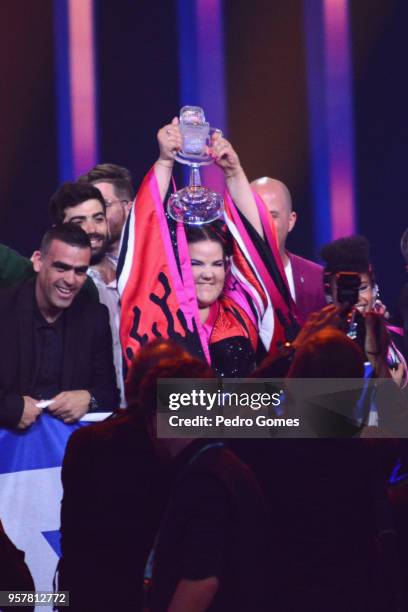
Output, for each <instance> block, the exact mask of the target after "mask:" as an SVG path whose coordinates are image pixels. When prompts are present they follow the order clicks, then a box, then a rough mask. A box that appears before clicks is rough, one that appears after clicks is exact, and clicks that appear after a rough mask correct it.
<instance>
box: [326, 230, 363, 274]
mask: <svg viewBox="0 0 408 612" xmlns="http://www.w3.org/2000/svg"><path fill="white" fill-rule="evenodd" d="M320 256H321V258H322V259H323V261H324V263H325V266H324V268H325V272H329V273H331V274H335V273H337V272H359V273H360V274H372V267H371V264H370V244H369V242H368V240H367V238H365V237H364V236H348V237H347V238H339V239H338V240H335V241H334V242H330V244H326V246H324V247H323V248H322V250H321V251H320Z"/></svg>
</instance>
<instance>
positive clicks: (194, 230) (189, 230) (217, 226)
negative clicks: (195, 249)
mask: <svg viewBox="0 0 408 612" xmlns="http://www.w3.org/2000/svg"><path fill="white" fill-rule="evenodd" d="M185 228H186V237H187V242H188V243H189V244H194V243H196V242H201V241H202V240H211V241H212V242H218V243H219V244H220V245H221V247H222V252H223V254H224V257H228V256H230V255H232V239H231V234H230V233H229V231H228V228H227V226H226V224H225V223H224V222H223V221H213V222H212V223H209V224H208V225H199V226H197V225H186V226H185Z"/></svg>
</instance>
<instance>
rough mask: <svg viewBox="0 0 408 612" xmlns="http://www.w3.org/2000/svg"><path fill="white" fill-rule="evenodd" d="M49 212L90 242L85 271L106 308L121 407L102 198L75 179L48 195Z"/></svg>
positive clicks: (114, 299)
mask: <svg viewBox="0 0 408 612" xmlns="http://www.w3.org/2000/svg"><path fill="white" fill-rule="evenodd" d="M49 208H50V216H51V219H52V220H53V221H54V222H55V223H67V222H71V223H76V224H78V225H79V226H80V227H81V228H82V229H83V230H84V231H85V232H86V233H87V234H88V237H89V240H90V242H91V249H92V256H91V265H90V267H89V269H88V275H89V276H90V277H91V278H92V280H93V282H94V283H95V285H96V287H97V289H98V293H99V301H100V302H101V303H102V304H105V306H106V307H107V309H108V311H109V322H110V327H111V332H112V343H113V345H112V346H113V358H114V363H115V371H116V382H117V385H118V388H119V390H120V394H121V402H120V405H121V407H125V406H126V402H125V393H124V383H123V364H122V349H121V346H120V340H119V322H120V307H119V294H118V291H117V282H116V263H115V262H114V261H113V260H112V258H111V257H109V256H108V253H107V249H108V246H109V243H110V237H109V229H108V222H107V218H106V210H107V209H106V202H105V200H104V198H103V196H102V194H101V192H100V191H99V189H98V188H96V187H95V186H94V185H91V184H90V183H86V182H84V181H79V182H76V183H71V182H67V183H63V184H62V185H61V186H60V187H59V189H58V190H57V191H56V192H55V193H54V195H53V196H52V197H51V199H50V207H49Z"/></svg>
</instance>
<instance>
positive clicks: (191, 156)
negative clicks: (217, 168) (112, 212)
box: [167, 106, 224, 225]
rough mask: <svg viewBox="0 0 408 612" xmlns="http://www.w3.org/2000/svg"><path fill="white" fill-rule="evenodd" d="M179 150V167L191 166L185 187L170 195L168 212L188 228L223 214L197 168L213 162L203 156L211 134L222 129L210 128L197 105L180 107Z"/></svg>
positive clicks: (219, 201)
mask: <svg viewBox="0 0 408 612" xmlns="http://www.w3.org/2000/svg"><path fill="white" fill-rule="evenodd" d="M180 132H181V137H182V149H181V151H179V152H178V153H177V155H176V157H175V159H176V161H178V162H179V163H180V164H186V165H187V166H190V180H189V185H188V187H184V188H183V189H180V190H179V191H177V192H176V193H173V194H172V195H171V196H170V198H169V201H168V205H167V211H168V213H169V215H170V216H171V217H172V218H173V219H175V220H176V221H182V222H183V223H189V224H191V225H203V224H204V223H211V221H215V220H216V219H218V218H219V217H220V216H221V215H222V212H223V208H224V200H223V199H222V197H221V195H220V194H218V193H215V192H214V191H211V190H210V189H208V188H207V187H204V186H203V185H201V177H200V166H209V165H210V164H212V163H213V161H214V160H213V159H212V158H211V157H210V156H209V155H208V154H207V153H206V148H207V147H208V146H209V145H210V142H211V136H212V134H214V133H219V134H222V132H221V130H216V129H214V128H211V127H210V124H209V123H207V122H206V120H205V116H204V111H203V109H202V108H200V107H199V106H183V108H182V109H181V111H180Z"/></svg>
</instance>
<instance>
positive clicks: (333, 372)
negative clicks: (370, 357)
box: [288, 327, 364, 378]
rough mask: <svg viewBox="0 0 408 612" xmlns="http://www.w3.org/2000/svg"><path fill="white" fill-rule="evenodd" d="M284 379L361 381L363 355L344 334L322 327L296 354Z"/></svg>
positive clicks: (331, 328) (355, 343)
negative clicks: (343, 379)
mask: <svg viewBox="0 0 408 612" xmlns="http://www.w3.org/2000/svg"><path fill="white" fill-rule="evenodd" d="M288 378H364V355H363V352H362V350H361V348H360V347H359V345H358V344H357V342H353V340H351V339H350V338H349V337H348V336H346V334H344V333H343V332H341V331H340V330H338V329H334V328H333V327H325V328H324V329H322V330H320V331H318V332H316V333H315V334H312V335H311V336H310V337H309V338H307V340H306V342H305V343H304V344H303V345H302V346H301V347H300V348H299V349H298V350H297V351H296V355H295V358H294V360H293V363H292V365H291V367H290V370H289V373H288Z"/></svg>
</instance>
